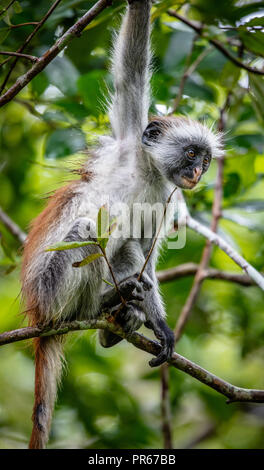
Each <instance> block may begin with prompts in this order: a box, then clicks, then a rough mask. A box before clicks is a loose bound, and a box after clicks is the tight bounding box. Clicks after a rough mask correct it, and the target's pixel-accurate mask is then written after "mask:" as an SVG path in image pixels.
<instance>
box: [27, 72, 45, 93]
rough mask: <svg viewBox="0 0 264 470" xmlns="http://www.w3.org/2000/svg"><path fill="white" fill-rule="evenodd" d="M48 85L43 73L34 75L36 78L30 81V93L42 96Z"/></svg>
mask: <svg viewBox="0 0 264 470" xmlns="http://www.w3.org/2000/svg"><path fill="white" fill-rule="evenodd" d="M48 85H49V81H48V79H47V76H46V75H45V73H44V72H42V73H40V74H38V75H36V77H34V78H33V80H32V81H31V87H32V91H33V93H35V94H36V95H37V96H40V95H42V93H43V92H44V91H45V90H46V88H47V87H48Z"/></svg>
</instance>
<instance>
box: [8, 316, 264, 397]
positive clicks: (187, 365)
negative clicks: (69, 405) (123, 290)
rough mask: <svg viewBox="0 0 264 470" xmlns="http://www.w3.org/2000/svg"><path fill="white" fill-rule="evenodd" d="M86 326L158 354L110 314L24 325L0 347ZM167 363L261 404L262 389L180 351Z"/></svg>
mask: <svg viewBox="0 0 264 470" xmlns="http://www.w3.org/2000/svg"><path fill="white" fill-rule="evenodd" d="M88 329H108V330H109V331H111V332H112V333H115V334H117V335H119V336H120V337H122V338H123V339H126V340H127V341H128V342H129V343H131V344H133V345H134V346H135V347H136V348H138V349H141V350H142V351H145V352H147V353H149V354H152V355H154V356H157V355H158V354H159V353H160V350H161V346H160V344H159V343H158V342H156V341H153V340H150V339H148V338H146V337H145V336H143V335H142V334H140V333H137V332H135V333H132V334H131V335H126V334H125V333H124V331H123V330H121V329H120V328H119V327H118V326H117V325H116V324H114V323H113V317H111V316H104V317H103V316H102V317H100V318H98V319H96V320H86V321H73V322H70V323H64V324H62V325H60V326H59V327H45V328H39V327H26V328H20V329H18V330H13V331H7V332H5V333H2V334H0V346H2V345H6V344H10V343H14V342H17V341H22V340H26V339H30V338H36V337H40V336H52V335H64V334H67V333H69V332H72V331H84V330H88ZM168 363H169V364H170V365H171V366H172V367H175V368H176V369H179V370H181V371H182V372H185V373H186V374H188V375H190V376H192V377H193V378H195V379H197V380H199V382H201V383H203V384H205V385H207V386H208V387H210V388H213V389H214V390H216V391H217V392H219V393H220V394H222V395H224V396H225V397H227V398H228V403H231V402H254V403H264V390H255V389H246V388H241V387H237V386H235V385H232V384H230V383H229V382H226V381H225V380H223V379H221V378H219V377H217V376H216V375H214V374H212V373H211V372H208V371H207V370H206V369H203V368H202V367H200V366H199V365H197V364H195V363H194V362H192V361H190V360H189V359H186V358H185V357H183V356H181V355H180V354H177V353H175V352H174V353H173V355H172V357H171V359H170V360H169V361H168Z"/></svg>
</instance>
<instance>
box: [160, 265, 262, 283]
mask: <svg viewBox="0 0 264 470" xmlns="http://www.w3.org/2000/svg"><path fill="white" fill-rule="evenodd" d="M198 267H199V264H196V263H184V264H180V265H179V266H175V267H174V268H170V269H164V271H158V272H157V278H158V280H159V282H160V283H163V282H170V281H175V280H176V279H181V278H183V277H187V276H193V275H195V274H196V272H197V270H198ZM201 276H202V277H203V279H216V280H220V281H228V282H235V283H236V284H240V285H241V286H244V287H250V286H255V285H256V283H255V282H254V281H253V279H251V278H250V277H249V276H248V275H247V274H237V273H232V272H228V271H220V269H213V268H208V269H205V270H204V271H202V272H201Z"/></svg>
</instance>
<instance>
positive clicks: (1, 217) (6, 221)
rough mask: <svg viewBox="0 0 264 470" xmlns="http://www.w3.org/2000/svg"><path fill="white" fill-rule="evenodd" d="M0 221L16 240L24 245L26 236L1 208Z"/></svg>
mask: <svg viewBox="0 0 264 470" xmlns="http://www.w3.org/2000/svg"><path fill="white" fill-rule="evenodd" d="M0 221H1V222H2V224H3V225H4V226H5V227H6V228H7V229H8V230H9V232H11V233H12V235H14V237H15V238H17V240H18V241H19V242H20V243H21V244H22V245H23V243H24V241H25V240H26V236H27V235H26V234H25V232H23V230H21V228H20V227H19V226H18V225H17V224H16V223H15V222H14V221H13V220H12V219H10V217H9V216H8V215H7V214H6V213H5V212H4V211H3V209H1V207H0Z"/></svg>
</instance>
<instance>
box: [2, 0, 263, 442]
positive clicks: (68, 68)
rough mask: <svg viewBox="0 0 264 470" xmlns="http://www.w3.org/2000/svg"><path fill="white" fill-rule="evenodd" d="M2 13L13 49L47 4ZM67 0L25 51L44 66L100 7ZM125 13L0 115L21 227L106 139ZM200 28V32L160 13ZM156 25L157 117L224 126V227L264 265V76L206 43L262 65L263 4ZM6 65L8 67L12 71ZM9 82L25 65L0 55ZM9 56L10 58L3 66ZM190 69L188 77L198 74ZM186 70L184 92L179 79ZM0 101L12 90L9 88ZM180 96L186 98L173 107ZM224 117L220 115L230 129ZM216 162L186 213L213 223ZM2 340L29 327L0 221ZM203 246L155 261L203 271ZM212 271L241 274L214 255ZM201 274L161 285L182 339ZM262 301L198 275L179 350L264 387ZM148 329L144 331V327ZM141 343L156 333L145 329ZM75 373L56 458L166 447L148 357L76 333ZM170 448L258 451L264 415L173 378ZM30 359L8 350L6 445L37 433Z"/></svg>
mask: <svg viewBox="0 0 264 470" xmlns="http://www.w3.org/2000/svg"><path fill="white" fill-rule="evenodd" d="M9 3H10V0H9V1H8V0H2V1H1V2H0V50H1V51H17V50H18V48H19V47H20V46H21V45H22V44H23V43H24V41H25V39H26V38H27V37H28V36H29V35H30V33H31V32H32V31H33V29H34V27H35V26H34V24H33V25H32V24H31V25H23V26H17V27H15V26H16V25H21V24H24V23H28V22H39V21H40V20H41V19H42V18H43V17H44V15H45V14H46V12H47V10H48V8H50V6H51V5H52V2H50V1H48V2H47V1H46V0H38V2H37V3H36V2H33V1H29V0H21V1H15V2H13V4H12V6H11V7H9V8H8V9H6V10H5V8H6V7H7V6H8V4H9ZM92 4H93V2H90V1H81V0H79V1H78V0H75V1H74V0H62V1H61V3H60V4H59V5H58V6H57V8H56V9H55V10H54V12H53V13H52V15H51V16H50V17H49V19H48V20H47V21H46V22H45V23H44V24H43V26H42V28H40V30H39V31H38V33H37V34H36V35H35V36H34V37H33V38H32V40H31V41H30V44H29V45H28V46H27V48H25V51H24V52H25V53H28V54H31V55H34V56H40V55H42V54H43V53H44V52H45V51H46V50H47V49H48V48H49V47H50V46H51V45H52V44H53V43H54V42H55V41H56V39H57V38H58V37H60V36H61V35H62V33H63V32H65V30H66V29H68V28H69V27H70V26H71V25H73V24H74V23H75V21H76V20H77V19H78V18H79V17H80V16H81V15H83V14H84V13H85V11H87V9H89V8H90V7H91V6H92ZM124 7H125V3H124V2H120V1H114V2H113V5H112V6H111V7H110V8H107V9H106V10H104V11H103V12H102V13H101V14H100V15H99V16H97V17H96V18H95V20H94V21H93V22H92V23H91V24H90V25H88V27H86V29H85V31H84V32H83V34H82V35H81V37H80V38H76V39H74V40H73V41H72V42H71V43H70V45H69V46H68V47H67V48H66V49H65V50H64V52H63V53H60V54H59V56H57V57H56V58H55V59H54V60H53V61H52V62H51V63H50V65H49V66H48V67H47V68H46V69H45V70H44V71H43V72H41V73H40V74H39V75H37V76H36V77H35V78H34V79H33V80H32V81H31V82H30V83H29V85H28V86H27V87H26V88H24V89H23V91H22V92H21V93H20V94H19V95H17V96H16V97H15V99H13V100H12V101H11V102H9V103H8V104H7V105H5V106H4V107H2V108H1V112H0V123H1V129H0V146H1V150H0V206H1V207H2V209H3V210H4V211H5V212H6V213H7V214H8V215H9V216H10V217H11V218H12V219H13V220H14V221H15V222H16V223H17V224H18V225H19V226H20V227H21V229H22V230H23V231H25V232H26V231H27V230H28V227H29V223H30V221H31V220H32V219H33V218H34V217H35V216H36V215H37V214H38V213H39V212H40V211H41V209H42V208H43V206H44V204H45V199H46V197H47V195H48V194H49V193H50V192H52V191H54V190H55V189H56V188H57V187H59V186H60V185H62V184H63V183H66V182H67V181H69V180H71V179H72V178H73V176H72V174H71V173H70V172H69V170H70V169H72V168H76V166H77V165H78V162H79V161H80V159H82V158H83V156H82V154H81V151H82V150H83V149H84V148H85V147H88V148H89V146H91V145H92V144H93V143H94V142H95V140H96V137H97V136H98V135H100V134H102V133H108V132H109V121H108V118H107V115H106V110H105V105H104V103H105V96H107V89H108V88H109V87H111V77H110V74H109V72H108V68H109V57H110V48H111V39H112V34H113V31H114V30H115V29H116V28H117V27H118V25H119V23H120V16H121V13H122V11H123V10H124ZM168 9H171V10H173V11H178V13H180V15H182V16H184V17H185V18H188V19H189V20H190V21H199V22H202V24H203V27H204V33H203V34H202V35H197V33H196V32H195V31H194V30H193V29H192V28H190V27H189V26H187V25H186V24H184V23H183V22H182V21H179V20H178V19H176V18H175V17H172V16H171V15H169V14H168V13H167V11H168ZM152 23H153V34H152V37H153V50H154V57H153V67H154V75H153V79H152V90H153V101H152V105H151V112H152V113H155V114H165V115H166V114H167V113H168V112H171V111H175V112H176V111H177V113H182V114H184V115H187V114H188V115H189V116H191V117H193V118H196V119H199V120H202V121H204V120H205V121H206V122H207V123H208V124H209V125H213V126H214V127H215V128H217V127H219V123H220V124H221V126H220V127H224V131H225V146H226V156H225V161H224V176H223V200H222V209H223V210H222V217H221V220H220V221H219V228H218V232H219V234H221V235H222V236H223V237H224V238H225V239H226V240H227V241H228V242H229V243H230V244H231V245H232V247H234V248H235V249H236V250H237V251H238V252H239V253H240V254H242V255H243V256H244V257H245V258H246V259H247V260H248V261H249V262H250V263H251V264H252V265H253V266H254V267H255V268H256V269H258V270H259V271H263V270H264V245H263V240H264V156H263V151H264V150H263V149H264V146H263V144H264V135H263V121H264V107H263V103H264V79H263V76H261V75H259V74H255V73H248V72H247V70H245V69H244V68H243V67H238V66H237V65H235V64H234V63H233V62H232V61H230V60H229V59H228V58H227V57H226V56H225V55H223V53H222V52H221V51H220V50H219V49H217V48H216V47H215V45H214V44H213V43H212V42H210V40H211V39H213V40H214V39H215V40H217V41H219V42H220V43H221V44H222V45H223V46H224V48H226V49H227V50H228V51H229V52H230V53H231V54H232V56H234V57H236V58H237V59H238V60H239V61H243V63H244V64H247V65H250V66H251V67H258V68H259V69H261V68H262V67H263V66H264V59H263V56H264V33H263V28H264V2H262V1H258V2H257V1H256V2H254V1H234V0H222V1H221V2H212V1H210V0H192V1H173V0H165V1H161V2H156V3H155V6H154V7H153V9H152ZM7 59H8V60H7ZM0 60H1V62H4V61H5V63H4V64H3V65H1V64H0V87H1V86H2V85H3V84H4V88H5V89H7V88H8V87H9V86H10V85H12V83H14V82H15V80H16V79H17V78H18V77H19V76H20V75H21V74H23V73H24V72H25V71H26V70H28V69H29V67H30V66H31V65H30V63H29V61H28V60H25V59H21V58H20V59H19V60H17V62H16V64H15V67H14V68H13V70H12V73H11V75H10V76H9V78H8V81H6V83H4V82H5V78H6V76H7V74H8V72H9V70H10V65H11V64H13V62H14V58H13V57H11V58H10V57H8V56H4V55H3V56H1V54H0ZM6 60H7V61H6ZM192 64H194V66H193V67H192V69H191V70H190V66H191V65H192ZM186 71H188V72H191V73H189V76H188V73H187V77H185V81H184V83H182V80H183V79H182V77H183V75H184V72H186ZM2 91H3V87H2ZM179 92H180V98H181V99H180V100H178V101H179V102H178V103H177V101H176V102H175V99H176V97H177V94H179ZM221 116H222V120H221V122H220V121H219V118H221ZM216 174H217V163H216V162H213V163H212V165H211V168H210V170H209V172H208V173H207V174H206V175H205V177H204V178H203V181H202V182H201V183H200V184H199V185H198V188H196V189H195V190H194V191H193V192H188V191H185V196H186V200H187V203H188V207H189V209H190V212H191V214H192V215H193V216H194V217H195V218H197V219H198V220H199V221H202V222H203V223H204V224H205V225H209V224H210V220H211V211H212V202H213V198H214V186H215V181H216ZM0 232H1V246H0V275H1V278H0V306H1V308H0V332H3V331H6V330H11V329H14V328H19V327H20V326H22V325H24V324H25V323H24V322H23V317H22V316H21V315H19V313H20V312H21V310H22V307H21V305H20V280H19V276H20V262H21V261H20V260H21V251H22V250H21V244H20V243H19V242H18V241H17V239H16V238H15V237H13V236H12V235H11V234H10V232H9V231H8V230H7V229H6V227H5V226H4V225H3V224H2V223H1V222H0ZM204 245H205V240H204V239H203V238H202V237H201V236H200V235H198V234H196V233H194V232H191V231H189V230H188V232H187V242H186V246H185V247H184V248H183V249H181V250H166V248H164V250H163V251H162V254H161V258H160V262H159V266H158V269H159V270H161V269H166V268H170V267H174V266H177V265H180V264H182V263H187V262H190V261H191V262H195V263H199V261H200V258H201V254H202V251H203V248H204ZM210 266H211V267H213V268H217V269H221V270H225V271H233V272H241V270H240V269H239V267H238V266H237V265H235V264H234V263H233V261H232V260H231V259H229V258H228V257H227V256H226V255H225V254H224V253H223V252H222V251H220V250H219V249H218V248H213V251H212V256H211V260H210ZM192 282H193V278H192V277H191V276H189V277H182V278H181V279H178V280H175V281H171V282H167V283H163V284H162V286H161V288H162V292H163V294H164V301H165V304H166V308H167V312H168V323H169V325H170V326H171V327H172V328H174V326H175V324H176V321H177V318H178V316H179V313H180V311H181V309H182V307H183V305H184V303H185V301H186V299H187V297H188V294H189V291H190V288H191V285H192ZM263 300H264V293H263V292H262V291H261V290H260V288H258V287H255V286H251V287H243V286H239V285H238V284H236V283H228V282H224V281H219V280H205V281H204V282H203V284H202V286H201V290H200V293H199V296H198V299H197V301H196V303H195V305H194V306H193V308H192V312H191V317H190V319H189V321H188V323H187V325H186V328H185V329H184V333H183V335H182V337H181V339H180V341H179V343H178V344H177V352H179V353H180V354H182V355H184V356H186V357H187V358H188V359H190V360H192V361H194V362H196V363H198V364H199V365H201V366H202V367H205V368H206V369H208V370H210V371H211V372H213V373H214V374H216V375H219V376H220V377H222V378H223V379H225V380H228V381H229V382H231V383H233V384H236V385H239V386H242V387H247V388H264V373H263V361H264V321H263V320H264V306H263ZM142 331H143V332H144V329H142ZM145 333H146V334H147V335H148V334H149V333H148V331H147V330H145ZM66 358H67V368H66V370H65V374H64V379H63V383H62V387H61V390H60V392H59V397H58V403H57V406H56V411H55V416H54V421H53V426H52V433H51V439H50V443H49V447H50V448H99V449H103V448H106V449H111V448H113V449H116V448H162V447H163V435H162V416H161V381H160V371H159V370H158V369H155V370H151V369H150V367H149V366H148V360H149V356H148V355H147V354H146V353H143V352H141V351H139V350H137V349H136V348H134V347H133V346H132V345H130V344H128V343H126V342H124V341H123V342H122V343H120V344H119V345H117V346H115V347H114V348H112V349H110V350H104V349H102V348H101V347H100V346H99V345H98V342H97V335H96V333H95V332H89V331H87V332H85V333H83V334H80V333H73V334H71V335H68V340H67V346H66ZM169 383H170V387H169V391H170V402H171V428H172V434H173V446H174V447H175V448H191V447H200V448H216V449H222V448H224V449H225V448H237V449H240V448H246V449H249V448H264V405H261V404H230V405H227V404H226V400H225V398H224V397H223V396H221V395H219V394H218V393H217V392H215V391H213V390H212V389H210V388H208V387H206V386H205V385H203V384H201V383H199V382H198V381H197V380H195V379H193V378H191V377H189V376H187V375H186V374H184V373H182V372H180V371H177V370H176V369H173V370H170V382H169ZM33 387H34V362H33V355H32V348H31V346H30V344H29V342H18V343H16V344H11V345H6V346H2V347H1V348H0V448H12V449H14V448H26V447H27V442H28V439H29V435H30V431H31V419H30V417H31V412H32V405H33Z"/></svg>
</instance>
